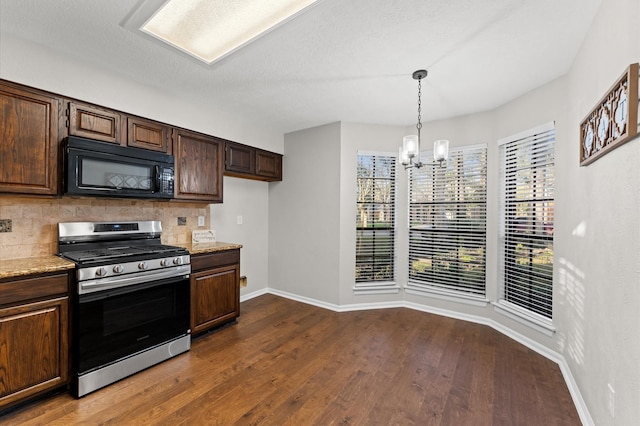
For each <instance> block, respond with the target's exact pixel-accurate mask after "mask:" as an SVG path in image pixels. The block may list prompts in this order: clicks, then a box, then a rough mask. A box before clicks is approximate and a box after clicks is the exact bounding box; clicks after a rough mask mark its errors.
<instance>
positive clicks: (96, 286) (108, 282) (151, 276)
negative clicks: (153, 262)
mask: <svg viewBox="0 0 640 426" xmlns="http://www.w3.org/2000/svg"><path fill="white" fill-rule="evenodd" d="M190 273H191V265H181V266H177V267H174V268H171V269H160V270H154V271H146V272H138V273H136V274H132V276H130V277H121V278H118V280H117V281H114V280H113V279H112V278H100V279H97V280H87V281H82V282H79V283H78V294H89V293H94V292H96V291H104V290H111V289H114V288H122V287H126V286H130V285H135V284H142V283H148V282H152V281H156V280H162V279H165V278H174V277H175V278H187V277H188V276H189V274H190Z"/></svg>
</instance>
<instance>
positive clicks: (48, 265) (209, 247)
mask: <svg viewBox="0 0 640 426" xmlns="http://www.w3.org/2000/svg"><path fill="white" fill-rule="evenodd" d="M177 245H178V246H180V247H184V248H186V249H187V250H189V253H190V254H203V253H214V252H217V251H225V250H233V249H239V248H242V244H233V243H223V242H215V243H195V244H192V243H185V244H177ZM75 267H76V265H75V263H73V262H71V261H69V260H65V259H63V258H61V257H58V256H54V255H51V256H43V257H28V258H23V259H9V260H0V279H3V278H11V277H19V276H23V275H30V274H44V273H47V272H57V271H66V270H69V269H73V268H75Z"/></svg>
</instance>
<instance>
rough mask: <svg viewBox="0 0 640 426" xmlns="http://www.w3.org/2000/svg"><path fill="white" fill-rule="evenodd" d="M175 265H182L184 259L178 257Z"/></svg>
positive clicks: (174, 261)
mask: <svg viewBox="0 0 640 426" xmlns="http://www.w3.org/2000/svg"><path fill="white" fill-rule="evenodd" d="M173 264H174V265H182V258H181V257H176V258H175V259H173Z"/></svg>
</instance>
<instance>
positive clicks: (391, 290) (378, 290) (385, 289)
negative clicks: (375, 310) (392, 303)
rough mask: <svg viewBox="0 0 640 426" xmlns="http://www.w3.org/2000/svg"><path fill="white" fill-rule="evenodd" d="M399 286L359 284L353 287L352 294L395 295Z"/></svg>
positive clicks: (392, 283) (388, 283) (394, 284)
mask: <svg viewBox="0 0 640 426" xmlns="http://www.w3.org/2000/svg"><path fill="white" fill-rule="evenodd" d="M399 292H400V286H398V284H396V283H394V282H385V283H360V284H356V285H355V286H354V287H353V293H354V294H397V293H399Z"/></svg>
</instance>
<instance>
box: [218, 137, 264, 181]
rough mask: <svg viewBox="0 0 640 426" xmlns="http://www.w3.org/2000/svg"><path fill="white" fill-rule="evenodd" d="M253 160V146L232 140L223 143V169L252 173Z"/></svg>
mask: <svg viewBox="0 0 640 426" xmlns="http://www.w3.org/2000/svg"><path fill="white" fill-rule="evenodd" d="M255 160H256V150H255V148H252V147H250V146H246V145H242V144H238V143H233V142H227V143H226V144H225V162H224V169H225V171H227V172H233V173H241V174H250V175H252V174H254V173H255V170H256V161H255Z"/></svg>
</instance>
